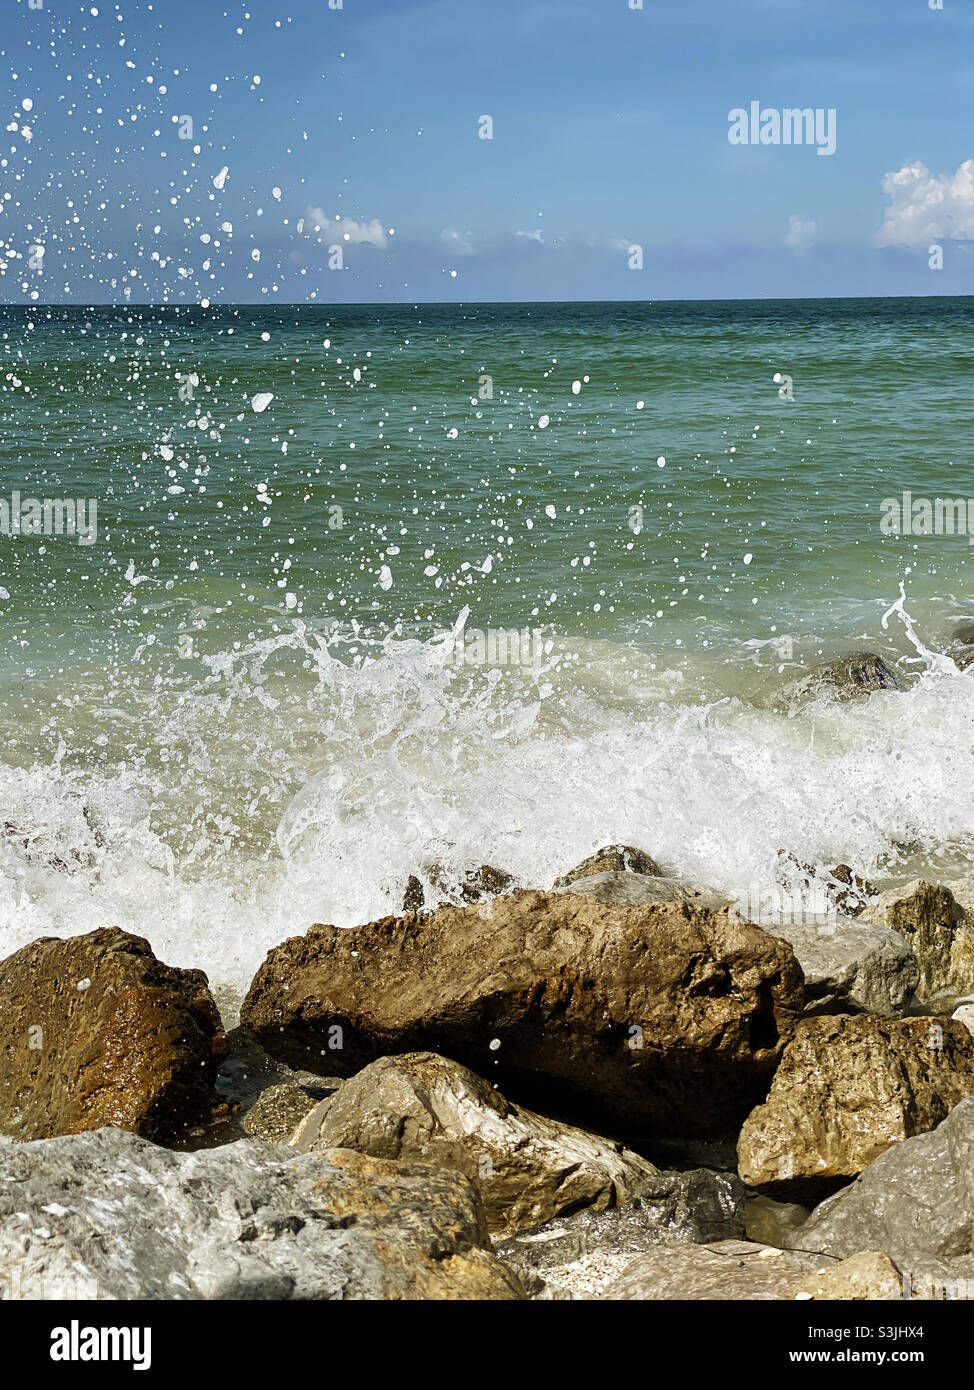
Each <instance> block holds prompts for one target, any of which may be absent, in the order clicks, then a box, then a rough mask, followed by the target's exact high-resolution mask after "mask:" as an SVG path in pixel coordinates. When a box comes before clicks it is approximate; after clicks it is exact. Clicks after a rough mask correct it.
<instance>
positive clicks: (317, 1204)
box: [0, 1129, 524, 1300]
mask: <svg viewBox="0 0 974 1390" xmlns="http://www.w3.org/2000/svg"><path fill="white" fill-rule="evenodd" d="M149 1234H151V1239H150V1238H147V1237H148V1235H149ZM0 1296H2V1297H3V1298H21V1299H25V1298H26V1299H41V1298H43V1299H52V1300H59V1299H65V1298H68V1299H74V1298H81V1299H92V1298H98V1299H122V1300H126V1299H220V1300H262V1299H313V1300H317V1299H336V1300H338V1299H382V1300H385V1299H511V1298H520V1297H523V1296H524V1295H523V1290H522V1288H521V1286H520V1285H519V1283H518V1281H517V1279H516V1277H515V1275H514V1274H513V1273H511V1271H509V1270H507V1269H506V1268H505V1267H504V1266H503V1265H502V1264H501V1263H500V1261H499V1260H497V1258H496V1257H495V1256H494V1254H493V1252H492V1251H491V1250H490V1249H489V1245H488V1237H487V1229H486V1223H485V1220H484V1214H483V1208H482V1206H481V1203H480V1198H479V1196H478V1194H477V1191H476V1189H475V1188H474V1187H473V1185H472V1184H471V1183H470V1182H468V1181H467V1179H466V1178H464V1177H462V1176H461V1175H460V1174H459V1173H451V1172H445V1171H442V1170H439V1169H436V1168H431V1167H428V1166H425V1165H415V1166H413V1165H406V1164H399V1163H391V1162H384V1161H382V1160H379V1159H374V1158H369V1157H366V1156H365V1155H364V1154H356V1153H351V1152H350V1151H348V1150H345V1149H336V1150H332V1151H330V1152H324V1153H308V1154H297V1155H296V1154H295V1153H294V1151H293V1150H292V1149H284V1148H277V1147H272V1146H270V1145H267V1144H265V1143H261V1142H259V1141H257V1140H253V1139H244V1140H240V1141H239V1142H237V1143H235V1144H229V1145H226V1146H225V1147H223V1148H219V1149H207V1150H203V1151H201V1152H199V1153H175V1152H173V1151H171V1150H168V1149H162V1148H157V1147H156V1146H155V1145H153V1144H151V1143H149V1142H147V1141H146V1140H144V1139H140V1138H138V1137H136V1136H135V1135H132V1134H127V1133H124V1132H123V1131H121V1130H117V1129H102V1130H98V1131H97V1132H95V1133H89V1134H83V1135H76V1136H71V1137H65V1138H58V1139H49V1140H46V1141H43V1142H41V1143H32V1144H13V1145H9V1146H7V1147H4V1148H0Z"/></svg>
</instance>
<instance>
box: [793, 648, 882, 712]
mask: <svg viewBox="0 0 974 1390" xmlns="http://www.w3.org/2000/svg"><path fill="white" fill-rule="evenodd" d="M902 689H903V682H902V681H901V680H900V678H899V676H898V675H897V674H896V672H895V671H894V670H893V668H892V667H891V666H887V664H886V662H885V661H884V660H883V658H882V657H881V656H877V655H876V654H875V652H854V653H853V654H852V655H851V656H845V657H839V658H837V659H836V660H834V661H826V662H823V663H822V665H820V666H813V667H812V669H811V670H810V671H809V672H808V673H807V675H805V676H803V677H801V679H800V680H797V681H791V682H789V684H788V685H786V686H785V688H784V689H783V691H782V696H783V698H784V699H785V700H786V701H787V703H788V705H789V708H790V709H792V710H795V709H797V708H798V707H800V706H801V705H803V704H806V703H808V702H809V701H811V700H822V699H826V700H853V699H857V698H858V697H860V696H862V695H869V694H871V693H872V692H873V691H875V690H902Z"/></svg>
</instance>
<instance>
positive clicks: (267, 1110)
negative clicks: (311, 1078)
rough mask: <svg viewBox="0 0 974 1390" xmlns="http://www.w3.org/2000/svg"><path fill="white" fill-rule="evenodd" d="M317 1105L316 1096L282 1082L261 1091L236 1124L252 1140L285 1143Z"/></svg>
mask: <svg viewBox="0 0 974 1390" xmlns="http://www.w3.org/2000/svg"><path fill="white" fill-rule="evenodd" d="M321 1103H322V1101H321V1098H320V1097H319V1096H316V1095H314V1094H313V1093H312V1092H311V1091H306V1090H305V1088H304V1087H303V1086H298V1085H297V1084H296V1083H295V1082H293V1081H285V1082H282V1083H281V1084H280V1085H278V1086H269V1087H268V1088H267V1090H266V1091H263V1092H261V1094H260V1096H259V1097H258V1099H257V1100H256V1101H255V1103H254V1104H253V1105H252V1106H251V1107H250V1109H249V1110H248V1111H247V1113H246V1115H244V1117H243V1119H242V1120H241V1121H240V1124H241V1127H242V1128H243V1130H244V1133H245V1134H249V1135H250V1136H251V1138H253V1139H267V1140H269V1141H270V1142H271V1143H275V1144H286V1143H287V1142H288V1140H289V1139H290V1138H291V1135H292V1134H293V1133H294V1131H295V1129H296V1128H297V1127H298V1125H299V1124H300V1123H301V1121H302V1120H303V1119H305V1118H306V1117H307V1115H308V1114H309V1112H310V1111H312V1110H314V1109H315V1108H316V1107H317V1106H319V1105H320V1104H321ZM333 1147H336V1148H337V1147H339V1146H338V1145H334V1146H333Z"/></svg>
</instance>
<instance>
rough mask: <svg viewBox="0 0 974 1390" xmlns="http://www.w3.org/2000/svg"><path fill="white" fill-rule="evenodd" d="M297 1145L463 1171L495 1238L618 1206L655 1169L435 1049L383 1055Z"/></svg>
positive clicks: (315, 1114) (324, 1105) (319, 1109)
mask: <svg viewBox="0 0 974 1390" xmlns="http://www.w3.org/2000/svg"><path fill="white" fill-rule="evenodd" d="M292 1143H293V1144H294V1146H295V1147H296V1148H299V1149H302V1150H304V1149H310V1148H315V1149H320V1148H326V1149H335V1148H342V1149H355V1150H356V1151H357V1152H358V1153H367V1154H371V1155H372V1156H373V1157H374V1158H396V1159H403V1160H406V1161H414V1162H417V1163H419V1162H422V1163H432V1164H435V1165H436V1167H438V1168H452V1169H455V1170H456V1171H457V1172H459V1173H464V1174H465V1175H466V1176H467V1177H468V1178H470V1179H471V1180H472V1181H473V1182H475V1183H476V1184H477V1185H478V1187H479V1188H480V1194H481V1197H482V1198H483V1202H484V1210H485V1211H486V1213H487V1223H488V1225H489V1227H490V1229H491V1230H494V1231H511V1230H520V1229H522V1228H525V1227H537V1226H539V1225H541V1224H542V1223H543V1222H545V1221H547V1220H549V1219H550V1218H551V1217H553V1216H557V1215H558V1214H559V1213H560V1212H563V1211H578V1210H581V1209H583V1208H586V1207H595V1208H602V1207H606V1206H614V1205H615V1204H617V1203H618V1202H623V1201H625V1200H626V1198H627V1197H628V1196H629V1195H630V1194H631V1193H632V1192H633V1191H634V1190H635V1189H636V1188H637V1187H638V1186H639V1184H640V1183H641V1182H642V1181H643V1180H645V1179H646V1178H647V1177H649V1176H651V1175H653V1174H654V1173H655V1171H656V1170H655V1169H654V1168H653V1165H652V1164H651V1163H647V1162H646V1160H645V1159H643V1158H640V1157H639V1155H638V1154H635V1153H632V1152H631V1151H629V1150H627V1149H625V1148H623V1146H622V1145H621V1144H616V1143H613V1142H612V1140H610V1139H601V1138H599V1136H598V1135H596V1134H588V1133H586V1132H585V1131H584V1130H581V1129H575V1128H573V1127H571V1126H569V1125H563V1124H559V1123H558V1121H557V1120H549V1119H547V1118H546V1117H545V1116H543V1115H536V1114H535V1113H534V1112H533V1111H531V1110H524V1109H522V1108H521V1107H519V1106H516V1105H512V1104H511V1103H510V1102H508V1101H506V1100H505V1099H504V1097H503V1096H502V1095H501V1094H500V1092H498V1091H495V1090H494V1089H493V1088H492V1087H491V1086H489V1085H488V1084H487V1082H485V1081H482V1080H481V1079H480V1077H479V1076H475V1075H474V1073H473V1072H472V1071H469V1070H468V1069H467V1068H466V1067H461V1066H458V1065H457V1064H456V1062H451V1061H449V1060H448V1059H447V1058H445V1057H439V1056H437V1055H436V1054H435V1053H433V1052H414V1053H408V1054H407V1055H405V1056H401V1057H380V1058H379V1060H378V1061H376V1062H373V1063H371V1065H370V1066H367V1067H365V1068H364V1069H363V1070H362V1071H360V1072H359V1073H358V1075H357V1076H354V1077H352V1079H351V1080H349V1081H346V1082H345V1084H344V1085H343V1086H342V1088H341V1090H340V1091H339V1092H337V1093H336V1094H335V1095H334V1096H333V1097H331V1098H330V1099H328V1100H325V1101H322V1102H321V1103H320V1104H319V1105H317V1106H316V1107H315V1109H314V1110H312V1111H311V1113H310V1114H308V1115H307V1116H306V1117H304V1121H303V1123H302V1124H301V1125H300V1126H299V1128H298V1129H297V1131H296V1132H295V1134H294V1136H293V1139H292Z"/></svg>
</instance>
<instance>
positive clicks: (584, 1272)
mask: <svg viewBox="0 0 974 1390" xmlns="http://www.w3.org/2000/svg"><path fill="white" fill-rule="evenodd" d="M743 1235H744V1187H743V1185H742V1184H741V1182H740V1181H739V1179H738V1178H737V1176H736V1174H733V1173H712V1172H709V1171H708V1170H707V1169H704V1168H696V1169H692V1170H691V1171H689V1172H684V1173H677V1172H657V1173H656V1174H655V1175H654V1176H653V1177H651V1178H649V1179H647V1180H646V1181H645V1182H644V1183H643V1184H642V1185H641V1186H640V1187H639V1189H638V1191H637V1193H636V1195H635V1196H634V1197H632V1198H631V1199H630V1200H629V1201H628V1202H625V1203H623V1204H622V1205H621V1206H618V1207H610V1208H609V1209H608V1210H605V1211H584V1212H579V1213H578V1214H576V1215H574V1216H564V1217H558V1218H557V1219H556V1220H554V1221H549V1222H547V1223H546V1224H545V1225H544V1226H542V1227H541V1228H540V1229H539V1230H537V1231H531V1232H524V1233H522V1234H519V1235H516V1236H514V1237H507V1238H505V1239H502V1240H500V1241H495V1248H496V1249H497V1253H498V1255H500V1257H501V1259H502V1260H504V1262H505V1263H506V1264H507V1265H509V1266H510V1267H511V1268H512V1269H514V1270H515V1271H516V1272H517V1274H518V1275H519V1277H520V1279H521V1281H522V1283H523V1284H524V1286H525V1288H526V1289H527V1290H528V1291H529V1292H530V1293H532V1294H533V1295H534V1296H535V1297H543V1298H562V1297H571V1296H572V1295H573V1294H576V1295H577V1294H578V1293H585V1294H588V1295H591V1294H592V1293H594V1292H596V1291H597V1289H598V1283H599V1280H598V1276H599V1274H601V1273H603V1272H604V1273H605V1274H606V1275H608V1276H609V1277H611V1275H612V1274H613V1273H615V1272H621V1271H622V1269H624V1268H625V1267H626V1265H627V1264H628V1263H629V1262H630V1261H631V1260H633V1259H634V1258H635V1257H636V1256H637V1255H641V1254H644V1253H645V1252H646V1251H647V1250H652V1249H655V1248H656V1247H657V1246H659V1245H673V1244H682V1245H687V1244H706V1243H707V1242H708V1241H717V1240H734V1239H737V1238H739V1237H743ZM603 1282H607V1279H606V1280H604V1281H603Z"/></svg>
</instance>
